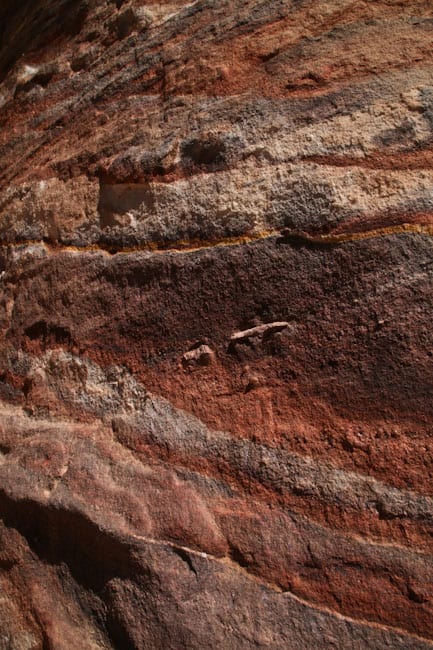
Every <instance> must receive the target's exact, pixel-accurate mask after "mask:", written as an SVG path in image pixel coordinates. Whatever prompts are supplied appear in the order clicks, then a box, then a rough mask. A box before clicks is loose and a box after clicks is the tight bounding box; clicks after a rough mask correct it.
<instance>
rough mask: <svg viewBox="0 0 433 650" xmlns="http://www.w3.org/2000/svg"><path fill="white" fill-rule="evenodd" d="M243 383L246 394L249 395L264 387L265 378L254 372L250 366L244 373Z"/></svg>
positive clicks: (246, 367)
mask: <svg viewBox="0 0 433 650" xmlns="http://www.w3.org/2000/svg"><path fill="white" fill-rule="evenodd" d="M242 383H243V385H244V393H249V392H251V391H252V390H255V389H256V388H260V386H263V378H262V377H261V376H260V375H259V374H258V373H256V372H253V371H252V370H251V368H250V366H245V368H244V370H243V372H242Z"/></svg>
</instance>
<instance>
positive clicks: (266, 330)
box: [228, 321, 290, 352]
mask: <svg viewBox="0 0 433 650" xmlns="http://www.w3.org/2000/svg"><path fill="white" fill-rule="evenodd" d="M289 325H290V324H289V323H288V322H287V321H275V322H273V323H265V324H263V325H257V326H256V327H251V328H249V329H247V330H242V331H241V332H234V333H233V334H232V335H231V337H230V343H229V347H228V349H229V352H232V351H233V350H234V349H235V346H236V345H237V344H238V343H246V342H248V340H249V339H254V338H258V339H260V340H263V339H265V338H267V337H269V336H271V335H273V334H275V333H277V332H281V331H282V330H284V329H286V328H287V327H289Z"/></svg>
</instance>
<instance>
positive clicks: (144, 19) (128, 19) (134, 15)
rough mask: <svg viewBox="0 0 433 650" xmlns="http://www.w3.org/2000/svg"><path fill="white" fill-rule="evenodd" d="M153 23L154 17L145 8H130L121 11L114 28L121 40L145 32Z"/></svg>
mask: <svg viewBox="0 0 433 650" xmlns="http://www.w3.org/2000/svg"><path fill="white" fill-rule="evenodd" d="M152 22H153V15H152V14H151V12H150V11H149V10H148V9H146V8H144V7H128V8H127V9H125V10H124V11H121V12H120V13H119V15H118V16H117V18H116V20H115V24H114V27H115V29H116V32H117V37H118V38H119V39H123V38H126V37H127V36H129V35H130V34H132V32H139V31H144V30H146V29H148V28H149V27H150V25H151V24H152Z"/></svg>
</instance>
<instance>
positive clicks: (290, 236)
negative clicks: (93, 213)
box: [0, 223, 433, 256]
mask: <svg viewBox="0 0 433 650" xmlns="http://www.w3.org/2000/svg"><path fill="white" fill-rule="evenodd" d="M401 234H417V235H423V236H425V237H433V224H422V223H402V224H398V225H393V226H384V227H382V228H374V229H371V230H364V231H357V232H344V233H333V232H330V233H326V234H313V233H308V232H306V231H304V230H295V229H290V228H283V229H281V230H263V231H259V232H256V233H252V234H249V235H240V236H238V237H225V238H221V239H215V240H195V239H180V240H178V241H176V242H162V241H159V242H158V241H155V242H150V241H144V242H141V243H139V244H135V245H133V246H119V245H116V244H108V243H107V244H105V243H101V242H99V243H94V244H86V245H83V246H79V245H71V244H61V243H53V242H49V241H45V240H44V239H33V240H23V241H17V242H1V241H0V248H6V249H14V248H22V247H26V246H29V247H30V246H43V247H44V248H46V249H47V251H49V252H50V253H51V254H54V255H55V254H59V253H64V252H66V253H78V254H80V253H89V252H90V253H92V252H99V253H103V254H106V255H110V256H112V255H121V254H132V253H140V252H149V253H172V254H177V253H181V254H186V253H194V252H197V251H200V250H206V249H212V248H223V247H228V246H240V245H244V244H252V243H255V242H258V241H261V240H265V239H271V238H273V237H280V238H282V243H284V242H286V243H288V244H290V243H292V242H296V243H298V244H305V245H307V246H308V245H312V246H318V245H319V246H335V245H338V244H346V243H350V242H356V241H362V240H365V239H376V238H379V237H389V236H393V235H401Z"/></svg>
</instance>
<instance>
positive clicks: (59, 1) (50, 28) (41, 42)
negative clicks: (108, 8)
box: [0, 0, 89, 81]
mask: <svg viewBox="0 0 433 650" xmlns="http://www.w3.org/2000/svg"><path fill="white" fill-rule="evenodd" d="M88 5H89V2H88V0H21V1H20V0H3V1H2V3H1V6H0V81H2V80H3V79H4V77H5V76H6V74H7V72H8V70H9V68H10V67H11V66H13V65H14V63H16V61H18V59H19V58H20V57H21V56H22V55H23V54H26V53H28V52H31V51H34V50H37V49H38V48H40V47H42V46H46V44H47V43H48V42H50V41H51V40H53V39H55V38H57V37H59V36H62V35H65V36H73V35H74V34H77V33H79V31H80V29H81V26H82V24H83V22H84V20H85V18H86V15H87V11H88Z"/></svg>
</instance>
